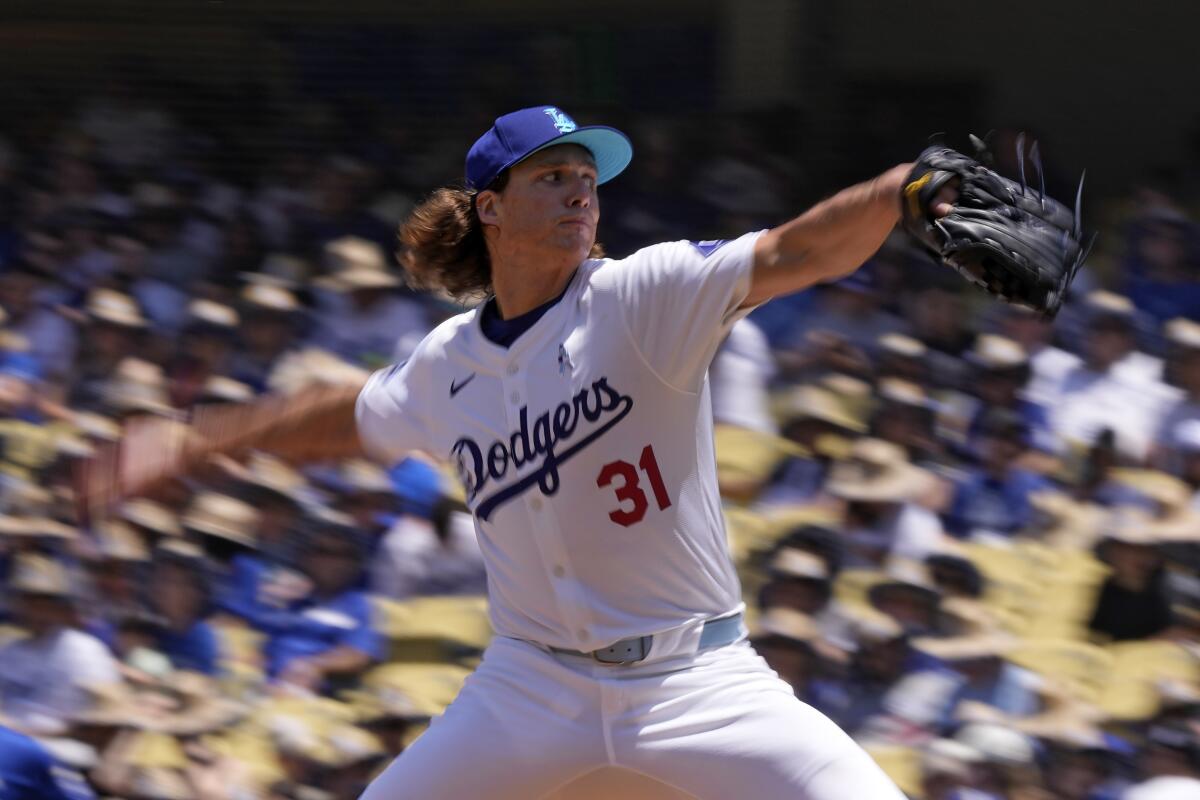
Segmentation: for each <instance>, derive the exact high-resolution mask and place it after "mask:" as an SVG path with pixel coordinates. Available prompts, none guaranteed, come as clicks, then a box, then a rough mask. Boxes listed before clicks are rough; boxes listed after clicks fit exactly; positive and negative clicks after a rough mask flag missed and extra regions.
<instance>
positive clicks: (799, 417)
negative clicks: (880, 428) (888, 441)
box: [758, 385, 866, 506]
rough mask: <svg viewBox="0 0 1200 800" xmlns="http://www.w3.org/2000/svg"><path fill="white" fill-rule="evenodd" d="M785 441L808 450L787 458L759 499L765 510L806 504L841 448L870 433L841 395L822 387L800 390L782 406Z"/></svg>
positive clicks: (798, 388) (808, 386) (815, 492)
mask: <svg viewBox="0 0 1200 800" xmlns="http://www.w3.org/2000/svg"><path fill="white" fill-rule="evenodd" d="M779 405H780V411H779V414H780V417H781V428H782V430H781V432H782V434H783V436H784V438H786V439H788V440H789V441H792V442H795V443H796V444H798V445H800V446H801V447H802V448H804V450H803V451H802V452H801V453H798V454H792V455H788V456H785V458H784V459H783V461H781V462H780V464H779V466H777V467H776V468H775V471H774V473H772V475H771V476H770V478H769V479H768V483H767V486H765V487H764V488H763V491H762V493H761V494H760V495H759V498H758V502H759V503H760V504H761V505H763V506H772V505H778V504H786V503H804V502H806V501H808V500H810V499H811V498H813V497H814V496H815V495H816V494H817V493H818V492H819V491H820V490H821V487H822V486H823V485H824V483H825V477H826V473H827V472H828V469H829V464H830V461H831V460H832V456H833V455H834V453H835V451H836V450H837V449H838V447H839V446H840V445H841V444H843V443H848V440H849V439H850V438H852V437H853V436H855V435H858V434H861V433H863V432H864V431H865V430H866V425H865V424H864V423H863V422H862V420H860V419H858V418H857V417H855V415H854V414H853V413H851V412H850V411H849V410H848V409H847V408H846V407H845V404H844V403H843V402H841V401H840V400H839V398H838V397H837V395H836V394H835V393H834V392H832V391H830V390H828V389H825V388H823V387H819V386H810V385H804V386H797V387H795V388H794V389H790V390H788V392H787V393H786V394H785V395H784V397H783V399H782V400H781V402H780V404H779Z"/></svg>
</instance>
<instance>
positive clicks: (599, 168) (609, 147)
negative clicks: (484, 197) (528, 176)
mask: <svg viewBox="0 0 1200 800" xmlns="http://www.w3.org/2000/svg"><path fill="white" fill-rule="evenodd" d="M560 144H577V145H581V146H583V147H586V148H587V150H588V152H589V153H591V154H592V158H593V159H595V160H596V184H597V185H599V184H601V183H607V182H608V181H610V180H612V179H613V178H615V177H617V176H618V175H620V174H621V173H622V172H624V171H625V168H626V167H628V166H629V162H630V161H632V160H633V144H632V143H631V142H630V141H629V137H628V136H626V135H625V134H623V133H621V132H620V131H619V130H617V129H616V128H610V127H608V126H607V125H588V126H585V127H582V128H576V129H575V130H573V131H571V132H570V133H564V134H563V135H562V136H559V137H557V138H554V139H551V140H550V141H548V142H546V143H545V144H544V145H542V146H541V147H539V148H537V149H536V150H531V151H530V152H528V153H526V154H525V155H524V156H522V157H521V158H519V159H517V160H516V161H514V162H513V163H512V164H509V165H507V166H506V167H505V169H508V168H509V167H512V166H515V165H516V164H519V163H520V162H522V161H524V160H525V159H527V158H529V157H530V156H531V155H533V154H534V153H537V152H539V151H541V150H545V149H546V148H547V147H555V146H557V145H560Z"/></svg>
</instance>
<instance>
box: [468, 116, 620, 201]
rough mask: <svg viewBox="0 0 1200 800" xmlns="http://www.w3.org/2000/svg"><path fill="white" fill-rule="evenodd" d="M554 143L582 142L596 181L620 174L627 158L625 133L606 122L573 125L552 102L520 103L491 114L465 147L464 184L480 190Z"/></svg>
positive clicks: (610, 178)
mask: <svg viewBox="0 0 1200 800" xmlns="http://www.w3.org/2000/svg"><path fill="white" fill-rule="evenodd" d="M556 144H578V145H582V146H583V147H586V148H587V149H588V151H589V152H591V154H592V158H594V159H595V160H596V172H597V178H596V183H598V184H600V183H604V182H605V181H609V180H612V179H613V178H615V177H617V175H619V174H621V171H622V170H624V169H625V167H627V166H629V162H630V161H631V160H632V159H633V145H632V144H631V143H630V142H629V137H628V136H626V135H625V134H623V133H621V132H620V131H619V130H617V129H616V128H610V127H608V126H607V125H587V126H585V127H582V128H581V127H579V126H578V125H576V124H575V120H573V119H571V118H570V117H569V116H567V113H566V112H565V111H563V110H562V109H560V108H558V107H557V106H533V107H531V108H522V109H521V110H520V111H514V112H512V113H511V114H505V115H504V116H502V117H498V118H497V119H496V123H495V124H494V125H492V127H491V128H490V129H489V130H488V132H487V133H485V134H484V135H483V136H480V137H479V138H478V139H476V140H475V144H473V145H471V149H470V151H468V152H467V188H469V189H475V190H483V189H486V188H487V187H488V186H490V185H491V183H492V181H494V180H496V176H497V175H499V174H500V173H501V172H503V171H504V170H506V169H508V168H509V167H511V166H513V165H514V164H516V163H517V162H519V161H522V160H524V159H526V158H528V157H529V156H531V155H533V154H534V153H536V152H537V151H539V150H544V149H546V148H547V147H551V146H553V145H556Z"/></svg>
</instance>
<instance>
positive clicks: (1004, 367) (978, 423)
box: [967, 334, 1058, 458]
mask: <svg viewBox="0 0 1200 800" xmlns="http://www.w3.org/2000/svg"><path fill="white" fill-rule="evenodd" d="M967 361H968V363H970V364H971V365H972V366H974V367H975V371H974V380H973V381H972V387H973V388H974V394H975V396H976V397H977V398H978V400H979V404H978V405H977V407H976V409H975V413H974V414H973V416H972V418H971V422H970V425H969V427H968V429H967V446H968V450H969V452H970V454H971V455H972V456H974V457H976V458H978V456H979V453H978V449H977V448H978V437H979V434H980V428H981V427H982V423H983V420H984V417H985V415H986V414H987V413H988V411H989V410H991V409H1006V410H1008V411H1011V412H1013V413H1014V414H1016V415H1017V416H1018V417H1019V418H1020V419H1021V421H1022V422H1023V423H1024V425H1025V428H1026V429H1027V431H1028V443H1029V446H1030V447H1031V448H1033V449H1036V450H1039V451H1041V452H1043V453H1055V452H1057V451H1058V442H1057V441H1056V440H1055V438H1054V434H1053V433H1052V431H1051V430H1050V416H1049V414H1048V413H1047V411H1046V409H1045V408H1044V407H1042V406H1040V405H1038V404H1037V403H1034V402H1033V401H1031V400H1030V399H1029V398H1028V397H1027V395H1026V393H1025V387H1026V386H1027V385H1028V384H1029V381H1030V377H1031V373H1032V369H1031V367H1030V362H1029V357H1028V355H1027V354H1026V352H1025V350H1024V349H1023V348H1022V347H1021V345H1019V344H1017V343H1016V342H1014V341H1013V340H1011V339H1005V338H1004V337H1001V336H995V335H992V334H983V335H981V336H980V337H979V338H978V339H976V340H975V347H974V349H973V350H972V351H971V352H970V353H968V354H967Z"/></svg>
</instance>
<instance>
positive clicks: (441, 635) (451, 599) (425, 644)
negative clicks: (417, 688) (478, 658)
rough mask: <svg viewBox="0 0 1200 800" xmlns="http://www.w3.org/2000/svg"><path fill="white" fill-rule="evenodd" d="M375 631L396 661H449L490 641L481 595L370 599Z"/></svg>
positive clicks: (490, 634)
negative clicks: (383, 639) (384, 640)
mask: <svg viewBox="0 0 1200 800" xmlns="http://www.w3.org/2000/svg"><path fill="white" fill-rule="evenodd" d="M372 602H373V608H374V612H375V618H376V620H377V625H378V629H379V631H380V632H381V633H382V634H383V635H384V636H385V637H386V638H387V639H388V640H389V641H390V643H391V647H390V659H391V660H396V661H453V660H456V659H457V658H458V657H460V656H462V655H465V654H467V653H470V652H472V651H476V652H478V651H482V650H483V649H484V648H486V647H487V645H488V642H489V641H491V638H492V627H491V623H490V622H489V621H488V616H487V598H486V597H483V596H482V595H480V596H476V595H467V596H460V595H446V596H433V597H416V598H412V599H410V600H401V601H397V600H389V599H387V598H379V597H376V598H372Z"/></svg>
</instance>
